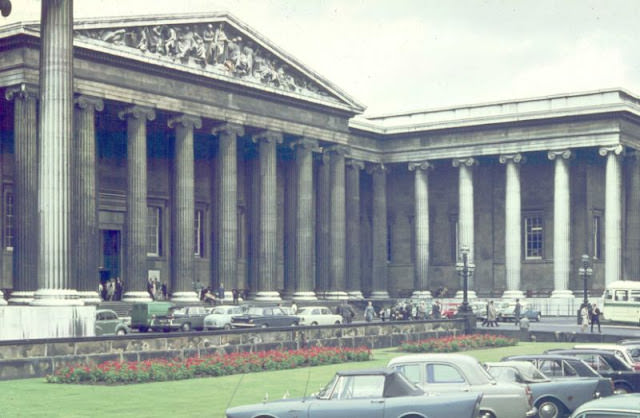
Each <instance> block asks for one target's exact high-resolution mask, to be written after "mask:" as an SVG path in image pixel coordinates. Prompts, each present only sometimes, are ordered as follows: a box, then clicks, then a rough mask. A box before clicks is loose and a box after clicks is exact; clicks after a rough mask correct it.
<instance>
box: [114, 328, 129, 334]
mask: <svg viewBox="0 0 640 418" xmlns="http://www.w3.org/2000/svg"><path fill="white" fill-rule="evenodd" d="M116 335H127V331H125V330H123V329H119V330H117V331H116Z"/></svg>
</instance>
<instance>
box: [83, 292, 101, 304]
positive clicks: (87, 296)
mask: <svg viewBox="0 0 640 418" xmlns="http://www.w3.org/2000/svg"><path fill="white" fill-rule="evenodd" d="M78 297H79V298H80V299H82V300H83V301H84V304H85V305H99V304H100V302H102V299H101V298H100V295H99V294H98V292H95V291H91V290H83V291H78Z"/></svg>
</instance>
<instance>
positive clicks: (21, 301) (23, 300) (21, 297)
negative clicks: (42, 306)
mask: <svg viewBox="0 0 640 418" xmlns="http://www.w3.org/2000/svg"><path fill="white" fill-rule="evenodd" d="M35 293H36V292H34V291H31V290H17V291H15V292H11V297H10V298H9V304H11V305H28V304H30V303H31V302H32V301H33V295H35ZM1 304H2V301H0V305H1Z"/></svg>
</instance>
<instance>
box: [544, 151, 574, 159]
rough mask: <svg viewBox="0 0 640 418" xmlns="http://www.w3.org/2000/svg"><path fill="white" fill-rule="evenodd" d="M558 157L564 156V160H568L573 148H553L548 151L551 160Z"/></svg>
mask: <svg viewBox="0 0 640 418" xmlns="http://www.w3.org/2000/svg"><path fill="white" fill-rule="evenodd" d="M556 157H559V158H562V159H563V160H568V159H569V158H571V150H569V149H564V150H552V151H548V152H547V158H549V159H550V160H555V159H556Z"/></svg>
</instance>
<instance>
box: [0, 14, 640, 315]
mask: <svg viewBox="0 0 640 418" xmlns="http://www.w3.org/2000/svg"><path fill="white" fill-rule="evenodd" d="M53 33H54V35H52V37H55V36H57V35H55V31H53ZM70 33H71V32H70ZM72 34H73V48H72V50H71V51H70V52H69V54H72V57H73V59H72V60H70V61H71V62H72V70H73V71H72V72H71V73H72V77H71V78H70V79H69V80H68V81H69V83H68V86H67V87H65V88H69V89H72V93H73V96H72V97H73V103H72V104H70V106H73V112H72V114H73V118H72V119H73V120H72V126H71V127H70V129H72V135H70V137H71V139H70V143H69V144H68V145H65V147H58V143H57V142H56V140H55V138H56V137H55V135H53V140H52V141H51V140H49V141H47V142H44V141H40V139H39V138H41V137H42V132H43V131H44V130H45V129H48V128H47V125H46V123H45V122H42V121H40V123H39V115H40V113H43V110H42V106H41V102H42V101H43V98H42V95H43V94H50V95H51V97H49V98H48V99H49V100H48V102H47V103H53V105H52V108H51V109H50V110H48V111H47V112H49V113H48V114H50V113H53V114H55V111H56V109H57V108H58V107H56V105H55V103H56V100H57V96H56V91H57V90H56V89H55V88H47V89H42V85H41V84H42V83H43V82H47V80H48V79H49V78H48V77H45V75H44V74H40V67H39V60H40V59H41V57H42V56H43V55H40V46H41V41H42V42H44V41H45V40H44V39H41V36H40V25H39V23H38V22H35V23H20V24H13V25H7V26H4V27H2V28H0V89H1V91H2V97H1V98H0V143H1V147H2V159H1V160H0V161H1V164H0V172H1V173H2V206H1V213H2V216H0V231H1V237H2V240H1V242H2V248H3V257H1V258H0V260H1V264H2V265H1V269H0V273H1V276H0V288H2V289H6V290H10V299H9V302H10V303H11V302H14V303H30V302H32V301H33V298H34V294H36V293H38V292H44V294H45V295H46V294H47V292H48V291H50V290H51V291H63V292H65V295H66V296H65V297H68V298H71V299H73V298H75V297H76V296H77V298H78V299H80V300H82V299H84V300H86V301H92V300H95V299H96V297H97V293H96V288H97V285H98V281H99V278H100V274H99V273H100V271H102V273H103V275H106V276H109V277H120V278H122V279H123V280H124V283H125V293H124V299H125V300H130V301H134V300H146V299H148V298H149V295H148V293H147V291H146V286H147V281H148V279H149V278H157V279H159V281H160V282H163V283H167V285H168V288H169V291H170V293H171V295H172V298H173V299H174V300H176V301H189V300H193V299H194V298H195V294H194V292H193V286H194V283H195V282H197V281H200V282H201V283H202V284H204V285H210V286H212V287H214V288H216V287H218V285H219V284H220V283H223V284H224V286H225V288H226V289H227V290H230V289H232V288H237V289H248V290H249V294H250V297H251V298H254V299H258V300H279V299H281V298H295V299H300V300H314V299H320V298H327V299H337V298H346V297H351V298H362V297H367V298H374V299H375V298H381V299H384V298H388V297H395V296H398V295H403V296H404V295H409V294H412V293H414V294H418V295H419V294H422V295H427V294H429V293H428V292H430V291H431V292H433V291H434V290H435V289H438V288H441V287H447V288H448V289H451V290H452V291H453V290H458V289H460V278H459V277H458V273H457V271H456V263H457V262H458V261H459V257H460V254H459V249H460V248H461V247H462V246H466V247H468V248H469V249H470V253H469V257H470V260H471V261H472V262H473V263H474V264H475V273H474V276H473V279H472V280H471V289H472V290H474V291H475V292H476V293H477V294H478V295H492V296H500V295H502V294H503V293H505V292H507V294H509V295H517V294H521V293H520V292H528V293H534V294H551V295H553V296H558V297H573V292H574V291H582V286H583V284H582V279H581V278H580V277H579V275H578V268H579V267H580V265H581V256H582V255H583V254H587V255H589V256H590V259H591V260H592V263H593V270H594V275H593V276H592V278H590V281H589V283H588V286H589V288H590V289H593V290H596V291H597V290H600V289H602V288H603V287H604V286H605V283H608V282H610V281H614V280H618V279H620V278H634V279H635V278H638V277H639V276H640V257H638V256H639V253H640V196H639V195H638V192H637V191H638V190H639V189H640V164H639V161H638V154H637V153H636V151H635V150H637V149H639V148H640V119H639V116H640V101H639V100H640V99H639V98H637V97H635V96H633V95H632V94H630V93H628V92H626V91H623V90H606V91H596V92H589V93H581V94H570V95H561V96H552V97H541V98H535V99H526V100H514V101H509V102H502V103H490V104H480V105H470V106H463V107H455V108H446V109H436V110H430V111H424V112H412V113H402V114H392V115H385V116H379V117H370V118H364V117H362V116H359V115H360V114H362V112H363V111H364V109H365V107H364V106H363V105H361V104H360V103H358V102H357V101H356V100H354V99H353V98H351V97H350V96H349V95H348V94H346V93H345V92H344V91H342V90H341V89H339V88H338V87H336V86H335V85H334V84H332V83H331V82H330V81H328V80H326V79H324V78H323V77H321V76H320V75H318V74H316V73H315V72H313V71H312V70H310V69H309V68H307V67H305V66H304V65H303V64H302V63H300V62H299V61H298V60H297V59H296V58H295V57H292V56H291V55H289V54H287V53H286V52H285V51H282V50H281V49H279V48H278V47H277V46H276V45H273V44H272V43H270V42H269V41H268V40H267V39H266V38H265V37H263V36H262V35H260V34H259V33H257V32H256V31H254V30H253V29H252V28H250V27H248V26H246V25H245V24H243V23H242V22H241V21H239V20H238V19H237V18H235V17H234V16H232V15H229V14H226V13H224V14H207V15H189V16H178V17H176V16H144V17H126V18H119V19H100V20H86V21H79V20H76V21H74V22H73V31H72ZM47 41H48V42H49V43H50V44H51V43H52V42H53V44H55V42H56V41H55V39H54V40H53V41H51V40H47ZM43 51H44V52H43V54H47V51H48V49H47V48H43ZM52 56H53V55H52ZM70 56H71V55H70ZM53 61H54V63H53V64H54V65H53V67H55V64H56V63H55V59H54V60H53ZM54 87H55V86H54ZM41 92H42V93H41ZM65 150H67V151H65ZM61 173H62V174H61ZM58 176H63V177H64V176H68V178H69V181H68V182H67V183H68V184H67V183H65V184H64V186H63V187H62V188H61V189H60V188H51V187H48V186H47V184H48V183H47V181H48V180H50V179H52V180H55V179H57V178H58ZM64 178H67V177H64ZM58 184H59V183H58ZM60 190H62V191H63V194H64V196H62V197H61V196H60V195H59V194H60ZM58 202H63V204H61V207H60V209H55V211H60V212H64V213H67V214H68V219H70V221H69V222H58V221H47V220H46V218H45V220H44V221H43V217H42V216H41V213H40V214H39V212H43V211H45V212H46V211H48V210H50V209H51V207H52V206H55V205H57V204H58ZM63 219H66V218H63ZM38 220H40V221H38ZM43 237H45V238H43ZM56 237H69V238H68V240H67V241H68V242H67V241H65V242H56ZM43 239H45V240H47V242H49V241H51V242H52V244H51V246H47V245H44V244H43V242H42V240H43ZM45 244H46V243H45ZM47 248H50V250H47ZM58 252H64V253H65V254H67V253H68V257H66V258H64V257H63V259H64V260H65V261H64V263H68V266H65V268H66V269H67V270H66V271H68V272H69V274H68V278H64V277H63V278H62V279H60V280H58V279H57V278H56V277H55V274H52V275H48V273H47V271H46V266H47V265H49V264H47V263H46V262H45V261H46V260H43V257H44V258H45V259H48V258H49V257H50V256H51V254H56V253H58ZM53 258H54V259H55V260H54V262H53V263H52V264H54V267H56V264H59V263H60V261H59V260H60V259H59V258H55V257H53ZM57 267H59V266H57ZM8 293H9V292H8Z"/></svg>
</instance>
